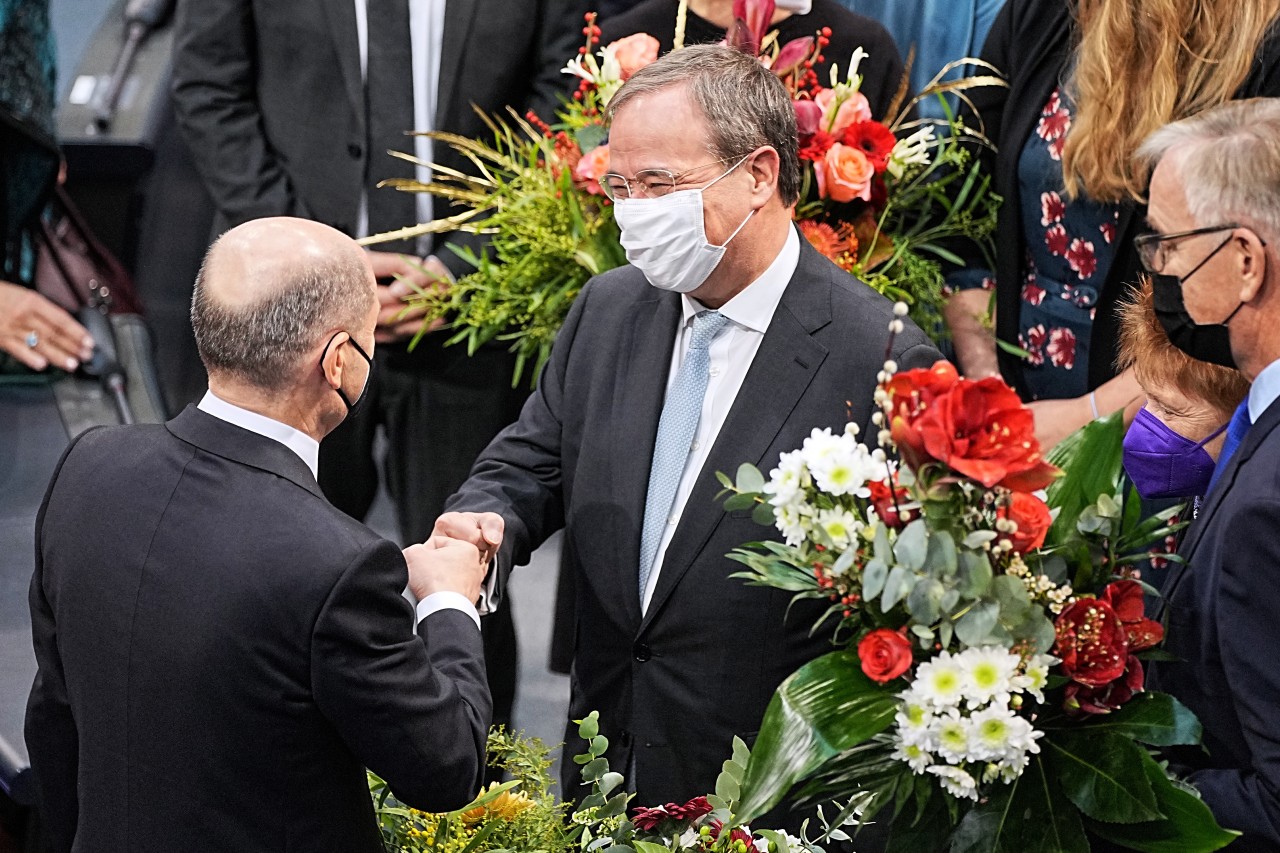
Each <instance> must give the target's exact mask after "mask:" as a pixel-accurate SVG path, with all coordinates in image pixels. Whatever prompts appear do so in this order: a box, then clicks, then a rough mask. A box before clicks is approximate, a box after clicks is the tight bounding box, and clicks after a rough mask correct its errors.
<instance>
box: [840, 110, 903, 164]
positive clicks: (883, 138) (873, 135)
mask: <svg viewBox="0 0 1280 853" xmlns="http://www.w3.org/2000/svg"><path fill="white" fill-rule="evenodd" d="M842 141H843V142H844V144H845V145H849V146H852V147H854V148H860V149H862V153H863V154H866V155H867V159H868V160H870V161H871V165H872V166H874V167H875V170H876V171H877V172H883V171H884V169H885V166H887V165H888V164H889V155H890V154H891V153H892V152H893V146H894V145H896V144H897V142H898V138H897V137H896V136H894V135H893V131H892V130H890V129H889V128H887V127H885V126H884V125H883V124H881V123H880V122H878V121H855V122H854V123H853V124H851V125H849V126H848V127H846V128H845V129H844V139H843V140H842Z"/></svg>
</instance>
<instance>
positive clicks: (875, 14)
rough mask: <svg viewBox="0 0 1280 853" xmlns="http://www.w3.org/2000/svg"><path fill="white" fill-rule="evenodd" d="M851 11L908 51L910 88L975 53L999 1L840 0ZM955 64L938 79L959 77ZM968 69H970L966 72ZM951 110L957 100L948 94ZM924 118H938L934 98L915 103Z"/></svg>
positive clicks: (940, 111) (1001, 0)
mask: <svg viewBox="0 0 1280 853" xmlns="http://www.w3.org/2000/svg"><path fill="white" fill-rule="evenodd" d="M840 2H841V3H843V4H844V5H845V6H846V7H848V8H849V9H852V10H853V11H855V12H857V13H859V14H861V15H866V16H867V17H868V18H874V19H875V20H877V21H879V22H880V23H882V24H884V25H885V27H886V28H887V29H888V30H889V32H890V34H891V35H892V36H893V38H894V41H896V42H897V43H898V50H900V51H901V52H902V55H903V56H904V57H905V56H910V55H911V52H912V51H913V50H914V51H915V54H914V58H913V59H912V62H911V68H910V71H909V73H910V75H911V89H912V93H913V94H914V93H916V92H919V91H921V90H923V89H924V88H925V86H927V85H928V84H929V81H931V80H932V79H933V78H934V77H935V76H936V75H937V74H938V72H939V71H941V70H942V69H943V68H944V67H945V66H946V65H947V63H949V62H954V61H956V60H957V59H963V58H965V57H970V56H977V55H978V54H979V52H980V51H981V50H982V45H983V43H984V42H985V41H986V39H987V32H988V31H989V30H990V29H991V24H992V23H993V22H994V21H995V19H996V14H997V13H999V11H1000V8H1001V7H1002V6H1004V2H1005V0H905V2H904V0H840ZM965 73H966V72H965V71H964V69H956V70H955V71H953V72H951V73H950V74H948V75H947V76H946V77H945V78H944V79H946V80H956V79H959V78H960V77H963V76H965ZM970 73H972V72H970ZM949 102H950V105H951V107H952V110H953V111H954V109H955V107H956V105H957V103H958V102H957V101H956V100H955V99H954V98H951V99H949ZM916 111H917V112H918V113H919V114H920V116H921V117H924V118H943V117H944V116H945V111H944V110H943V107H942V104H940V103H939V102H938V100H937V99H936V98H928V99H925V100H923V101H921V102H920V103H919V105H918V106H917V107H916Z"/></svg>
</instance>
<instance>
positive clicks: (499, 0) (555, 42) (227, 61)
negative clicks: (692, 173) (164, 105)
mask: <svg viewBox="0 0 1280 853" xmlns="http://www.w3.org/2000/svg"><path fill="white" fill-rule="evenodd" d="M586 5H587V4H586V2H585V0H449V2H448V3H446V5H445V21H444V43H443V47H442V52H441V56H440V84H439V90H438V92H437V105H436V115H435V129H436V130H447V131H449V132H451V133H457V134H461V135H462V136H467V137H484V136H488V135H489V131H488V129H487V128H486V127H485V125H484V123H483V122H482V121H481V120H480V117H479V116H478V115H476V113H475V111H474V110H473V109H472V104H475V105H476V106H478V107H479V108H480V109H482V110H485V111H487V112H490V113H494V114H504V115H505V112H504V111H505V108H506V107H507V106H508V105H510V106H512V107H514V108H515V109H516V110H517V111H519V112H521V113H523V112H524V110H525V109H527V108H533V109H536V110H538V111H539V113H540V114H541V115H542V116H543V117H544V118H545V119H547V120H548V121H550V120H552V118H553V111H554V109H555V107H556V106H557V105H558V104H559V99H558V96H559V95H561V94H564V95H567V94H569V93H570V92H571V91H572V89H573V86H574V80H573V79H572V78H570V77H569V76H568V75H564V74H561V73H560V68H561V67H562V66H563V65H564V64H565V62H567V61H568V60H569V59H570V58H572V57H573V56H575V55H576V52H577V47H578V45H579V44H580V43H581V42H582V40H583V36H582V35H581V28H582V13H583V12H584V11H585V10H586ZM176 26H177V33H178V36H177V45H176V48H175V54H174V71H173V96H174V105H175V108H176V110H177V116H178V123H179V126H180V127H181V128H182V132H183V135H184V136H185V137H186V140H187V142H188V144H189V145H190V147H191V150H192V154H193V155H194V158H195V162H196V166H197V168H198V169H199V170H200V174H201V176H202V177H203V178H204V182H205V185H206V186H207V187H208V188H209V192H210V193H211V194H212V196H213V200H214V203H215V204H216V205H217V208H218V223H217V230H218V231H219V232H221V231H223V230H225V229H227V228H230V227H232V226H235V225H238V224H240V223H242V222H246V221H248V220H250V219H257V218H259V217H263V216H301V217H305V218H307V219H314V220H316V221H318V222H323V223H325V224H327V225H332V226H333V227H335V228H337V229H338V230H339V231H343V232H345V233H348V234H350V233H351V232H352V229H354V228H355V225H356V215H357V211H358V208H359V204H360V194H361V191H362V189H363V182H364V174H365V161H366V158H368V157H386V156H387V155H386V154H385V153H384V152H382V151H374V152H370V151H366V150H365V140H366V136H367V134H366V129H365V115H366V103H365V87H364V82H363V79H362V77H361V73H360V53H359V43H358V41H357V35H356V14H355V3H354V0H289V1H288V2H283V1H282V0H180V2H179V4H178V19H177V25H176ZM410 73H411V70H410V69H408V68H406V69H405V74H406V75H408V74H410ZM405 129H406V130H410V129H411V128H405ZM411 144H412V143H411V140H409V139H408V138H406V141H405V148H404V149H403V150H405V151H409V152H412V148H411ZM434 154H435V159H436V160H437V161H438V162H440V163H441V164H443V165H446V166H450V167H453V168H456V169H461V170H464V171H469V170H470V169H471V167H470V165H469V164H468V163H467V162H466V161H465V160H464V159H463V158H462V157H461V156H460V155H458V154H456V153H455V152H453V151H451V150H449V149H447V148H446V146H444V145H443V144H440V143H437V144H436V145H435V152H434ZM448 212H449V211H448V210H442V209H440V207H439V206H437V210H436V215H437V216H441V215H447V214H448ZM406 224H411V223H406ZM449 239H451V240H459V239H463V235H458V234H455V235H452V236H451V237H450V238H449ZM437 254H438V255H439V257H440V259H441V260H442V261H444V262H445V263H446V264H447V265H448V266H449V267H450V269H452V270H453V271H454V272H455V273H457V272H459V271H465V264H463V263H462V262H461V261H460V259H458V258H457V257H455V256H454V253H453V252H450V251H445V250H443V249H442V247H440V246H439V245H438V246H437Z"/></svg>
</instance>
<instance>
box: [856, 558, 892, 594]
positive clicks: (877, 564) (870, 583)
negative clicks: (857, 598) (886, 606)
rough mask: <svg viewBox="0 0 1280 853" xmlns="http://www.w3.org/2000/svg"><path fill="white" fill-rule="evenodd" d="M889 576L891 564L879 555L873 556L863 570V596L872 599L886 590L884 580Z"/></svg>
mask: <svg viewBox="0 0 1280 853" xmlns="http://www.w3.org/2000/svg"><path fill="white" fill-rule="evenodd" d="M888 577H889V565H888V564H887V563H885V561H884V560H882V559H880V558H879V557H872V558H871V559H870V560H868V561H867V566H866V568H864V569H863V570H862V596H863V598H865V599H866V600H868V601H870V600H872V599H874V598H876V597H877V596H879V595H880V593H881V592H882V591H883V590H884V582H885V580H887V579H888Z"/></svg>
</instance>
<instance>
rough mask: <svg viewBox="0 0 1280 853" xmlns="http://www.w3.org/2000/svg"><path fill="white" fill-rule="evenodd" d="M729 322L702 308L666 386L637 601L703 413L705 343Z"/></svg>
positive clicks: (647, 499) (646, 506)
mask: <svg viewBox="0 0 1280 853" xmlns="http://www.w3.org/2000/svg"><path fill="white" fill-rule="evenodd" d="M728 322H729V318H728V317H726V316H724V315H723V314H721V313H720V312H718V311H703V312H702V313H701V314H699V315H697V316H696V317H694V318H693V334H692V335H691V336H690V340H689V352H688V353H687V354H686V355H685V357H684V363H683V364H681V365H680V370H679V371H678V372H677V373H676V381H675V382H674V383H673V384H672V386H671V390H670V391H668V392H667V400H666V402H665V403H663V405H662V417H661V419H660V420H659V421H658V440H657V442H656V443H655V444H654V447H653V463H652V464H651V465H650V466H649V493H648V495H647V496H646V497H645V501H644V528H643V532H642V533H641V535H640V601H641V603H643V602H644V590H645V587H646V586H648V585H649V575H650V574H652V573H653V568H654V566H653V562H654V560H655V559H656V558H657V556H658V545H659V544H660V543H661V542H662V533H663V530H664V529H665V528H666V526H667V522H668V521H669V518H670V515H671V507H672V504H673V503H674V502H675V499H676V490H677V489H678V488H679V487H680V478H681V477H682V476H683V475H684V466H685V463H687V462H688V460H689V452H690V450H692V448H693V438H694V436H695V435H696V434H697V432H698V419H699V418H700V417H701V416H702V399H703V397H705V396H706V394H707V383H708V382H709V381H710V376H711V353H710V352H709V348H710V346H711V342H712V341H713V340H715V337H716V335H718V334H719V333H720V331H721V330H722V329H723V328H724V327H725V325H726V324H727V323H728Z"/></svg>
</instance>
